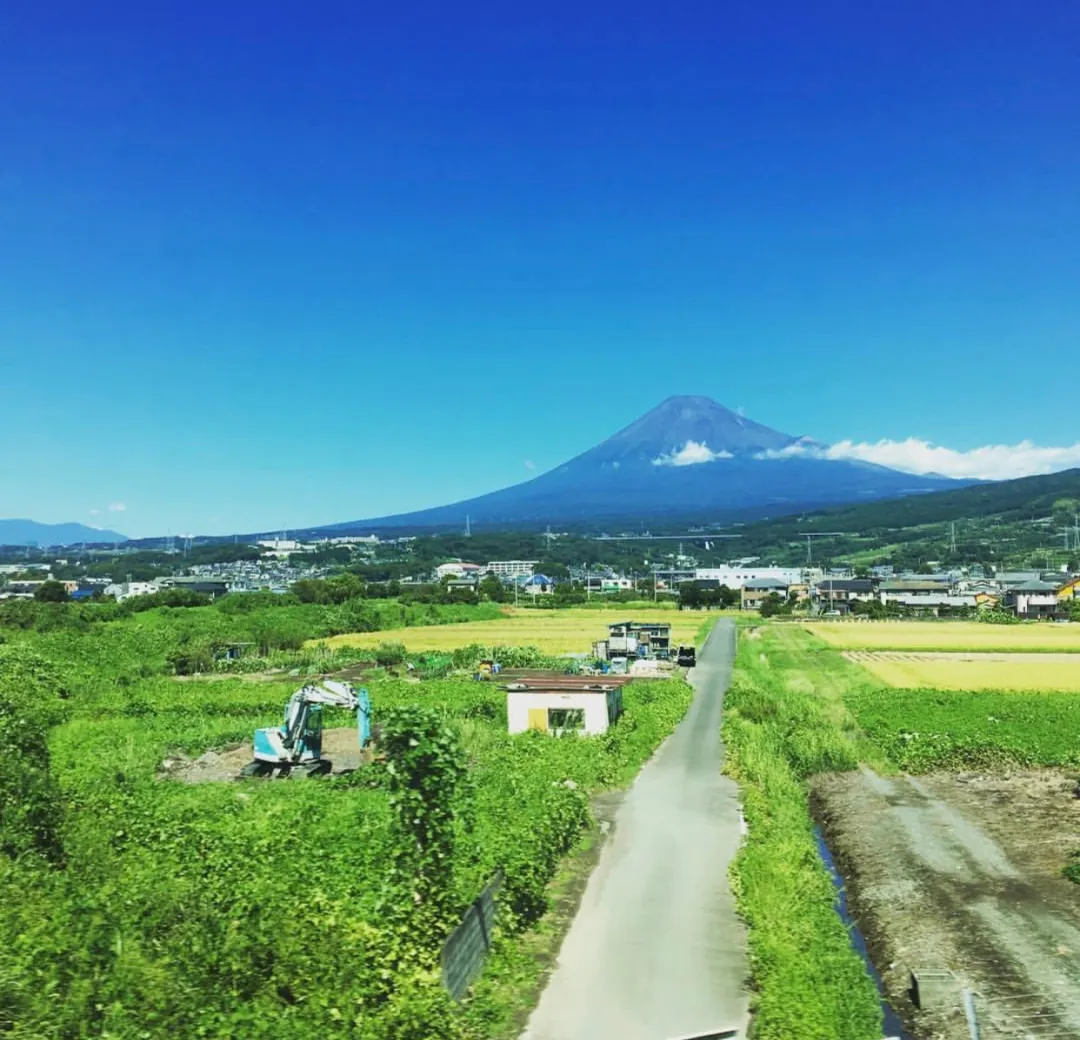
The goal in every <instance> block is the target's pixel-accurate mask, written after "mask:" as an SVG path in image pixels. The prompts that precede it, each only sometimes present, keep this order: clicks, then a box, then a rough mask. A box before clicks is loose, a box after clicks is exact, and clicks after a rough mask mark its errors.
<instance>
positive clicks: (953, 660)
mask: <svg viewBox="0 0 1080 1040" xmlns="http://www.w3.org/2000/svg"><path fill="white" fill-rule="evenodd" d="M844 656H845V657H846V658H847V659H848V660H849V661H854V662H856V663H857V664H861V665H862V666H863V667H864V668H866V669H867V670H868V671H870V672H872V673H873V674H874V675H876V676H877V677H878V678H879V679H881V680H882V681H883V682H886V683H888V684H889V685H890V686H905V687H911V686H915V687H933V688H934V689H938V690H1064V691H1076V692H1080V655H1077V654H1056V653H1042V654H1033V653H1023V652H1018V653H1011V654H1006V653H945V652H942V653H930V652H922V653H920V652H917V651H911V652H905V651H898V650H883V651H874V650H848V651H846V652H845V653H844Z"/></svg>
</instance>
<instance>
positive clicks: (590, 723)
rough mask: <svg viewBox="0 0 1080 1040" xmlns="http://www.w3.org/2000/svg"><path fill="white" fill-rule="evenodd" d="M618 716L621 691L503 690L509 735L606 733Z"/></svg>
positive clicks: (614, 688) (598, 688)
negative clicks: (536, 731)
mask: <svg viewBox="0 0 1080 1040" xmlns="http://www.w3.org/2000/svg"><path fill="white" fill-rule="evenodd" d="M621 714H622V690H621V689H620V688H619V687H617V686H596V687H593V688H592V689H580V690H537V689H531V688H529V687H526V686H518V687H517V688H516V689H515V687H514V686H509V687H507V691H506V719H507V723H508V728H509V730H510V732H511V733H524V732H525V731H526V730H531V729H534V730H538V731H539V732H541V733H554V734H556V735H558V734H560V733H583V734H587V735H589V736H595V735H597V734H600V733H606V732H607V728H608V726H610V725H611V724H612V723H613V722H614V721H615V720H616V719H617V718H618V717H619V716H620V715H621Z"/></svg>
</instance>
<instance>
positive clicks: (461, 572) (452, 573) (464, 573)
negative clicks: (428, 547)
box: [435, 560, 484, 580]
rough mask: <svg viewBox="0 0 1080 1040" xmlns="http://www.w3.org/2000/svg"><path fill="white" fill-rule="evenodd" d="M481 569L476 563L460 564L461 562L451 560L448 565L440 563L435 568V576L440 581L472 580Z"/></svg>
mask: <svg viewBox="0 0 1080 1040" xmlns="http://www.w3.org/2000/svg"><path fill="white" fill-rule="evenodd" d="M483 569H484V568H483V567H481V566H480V564H478V563H462V562H461V560H451V561H450V562H449V563H440V564H439V566H438V567H436V568H435V576H436V577H437V578H439V579H440V580H441V579H442V578H472V577H475V576H476V575H478V574H479V573H480V572H481V571H482V570H483Z"/></svg>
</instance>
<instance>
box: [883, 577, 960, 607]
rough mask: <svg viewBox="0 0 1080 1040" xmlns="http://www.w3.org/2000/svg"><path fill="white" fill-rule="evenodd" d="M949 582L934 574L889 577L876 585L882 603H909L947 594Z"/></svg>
mask: <svg viewBox="0 0 1080 1040" xmlns="http://www.w3.org/2000/svg"><path fill="white" fill-rule="evenodd" d="M949 587H950V582H949V581H948V580H942V579H941V578H939V577H937V576H935V575H926V576H924V577H918V578H889V579H887V580H886V581H883V582H882V583H881V584H880V585H879V586H878V597H879V598H880V600H881V602H882V603H910V602H912V601H915V600H919V599H923V598H926V599H932V598H936V597H940V596H945V595H948V593H949Z"/></svg>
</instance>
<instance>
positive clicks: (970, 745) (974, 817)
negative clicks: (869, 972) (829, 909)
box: [812, 651, 1080, 1040]
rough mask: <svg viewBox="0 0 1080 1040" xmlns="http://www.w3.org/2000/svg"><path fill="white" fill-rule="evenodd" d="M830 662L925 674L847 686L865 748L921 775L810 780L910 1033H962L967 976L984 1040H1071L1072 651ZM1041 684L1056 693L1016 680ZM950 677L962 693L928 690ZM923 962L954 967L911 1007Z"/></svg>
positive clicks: (1074, 913)
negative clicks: (933, 1004)
mask: <svg viewBox="0 0 1080 1040" xmlns="http://www.w3.org/2000/svg"><path fill="white" fill-rule="evenodd" d="M843 656H844V657H845V658H847V659H848V660H854V661H857V662H858V663H860V664H862V665H863V666H864V667H866V668H867V669H868V670H869V671H871V672H872V673H873V674H875V675H877V676H878V677H880V678H885V679H887V680H890V679H891V680H898V681H901V682H904V681H909V682H910V681H919V682H921V683H923V684H924V685H922V686H921V687H919V688H901V689H882V688H880V687H875V686H872V685H869V684H865V683H864V684H860V685H853V686H852V687H851V688H850V689H849V691H848V692H847V694H846V696H845V703H846V705H847V707H848V710H849V711H850V712H851V713H852V715H853V716H854V718H855V720H856V722H857V723H858V724H859V727H860V729H861V730H862V732H863V733H864V734H865V735H866V736H867V737H868V738H869V739H870V740H871V741H872V743H873V744H875V745H876V746H877V747H878V748H879V749H880V750H881V751H883V752H885V754H886V755H887V756H888V759H889V760H890V761H891V763H893V764H894V765H896V766H898V767H900V769H902V770H904V771H905V772H906V773H908V774H919V775H917V776H916V775H901V776H886V775H882V774H881V772H880V771H879V772H873V771H871V770H870V769H867V768H865V767H864V768H862V769H860V770H859V771H857V772H851V773H846V774H843V775H841V774H831V775H823V776H819V777H816V778H814V780H813V783H812V789H813V794H814V803H815V809H816V815H817V817H818V819H819V821H820V822H821V823H822V826H823V828H824V830H825V833H826V835H827V838H828V842H829V845H830V847H831V849H832V851H833V853H834V855H835V856H836V858H837V860H838V862H840V863H841V864H842V866H843V869H844V872H845V875H846V876H847V878H848V883H849V895H850V899H851V905H852V907H853V910H854V912H855V915H856V917H857V919H858V921H859V924H860V926H861V928H862V930H863V932H864V933H865V934H866V935H867V937H868V940H869V942H870V946H871V950H872V953H873V955H874V960H875V963H876V964H877V965H878V966H879V968H880V969H881V971H882V975H883V976H884V980H885V985H886V990H887V992H888V995H889V998H890V1002H891V1003H892V1004H893V1006H894V1007H896V1008H897V1009H898V1010H900V1011H901V1013H903V1014H905V1015H906V1017H908V1018H909V1019H911V1020H912V1021H914V1023H915V1028H916V1031H915V1035H916V1036H919V1037H933V1038H935V1040H961V1038H963V1040H966V1038H967V1037H968V1035H969V1034H968V1028H967V1022H966V1019H965V1016H964V1014H963V1012H962V1010H961V1008H960V989H961V988H962V987H967V988H971V989H974V990H976V991H978V993H979V994H980V997H979V1000H978V1004H979V1006H980V1008H981V1010H980V1022H979V1024H980V1027H981V1035H982V1036H983V1037H984V1040H1004V1038H1020V1037H1023V1038H1025V1040H1027V1038H1041V1037H1043V1036H1047V1037H1049V1036H1076V1035H1080V998H1078V997H1077V994H1078V993H1080V912H1078V911H1080V908H1078V903H1077V894H1076V886H1075V885H1074V884H1072V883H1071V882H1070V881H1068V880H1066V879H1065V877H1064V876H1063V868H1064V867H1065V866H1066V865H1067V864H1068V863H1069V862H1070V860H1071V858H1072V856H1073V854H1074V853H1075V851H1076V850H1077V848H1080V801H1077V799H1076V798H1075V797H1074V796H1073V791H1074V788H1075V786H1076V776H1075V773H1074V772H1073V771H1072V770H1071V769H1068V768H1060V767H1075V766H1077V765H1078V764H1080V692H1076V691H1078V690H1080V683H1078V682H1077V681H1076V680H1077V677H1078V673H1080V660H1075V659H1074V658H1072V657H1071V656H1070V655H1068V654H1045V653H1044V654H1037V653H1036V654H1031V653H1028V654H1024V653H1019V654H1018V653H1012V654H1008V653H996V654H991V653H987V654H979V653H968V654H929V653H921V654H920V653H883V652H878V653H866V652H850V651H849V652H848V653H845V654H844V655H843ZM1074 660H1075V663H1074ZM1054 680H1057V682H1058V683H1059V684H1060V685H1059V686H1058V692H1055V691H1054V690H1049V689H1045V688H1044V689H1039V690H1030V689H1023V688H1019V684H1021V683H1033V684H1035V685H1039V686H1041V687H1049V686H1050V685H1051V684H1052V683H1053V682H1054ZM949 682H952V683H955V684H957V685H962V686H966V687H967V688H966V689H942V688H940V687H942V686H944V685H945V684H946V683H949ZM930 683H933V685H934V686H936V687H938V688H936V689H931V688H927V686H928V685H929V684H930ZM980 683H982V684H983V685H986V686H993V687H995V688H994V689H988V690H985V689H984V690H980V689H977V687H978V686H979V685H980ZM1010 683H1015V684H1017V687H1018V688H1016V689H1014V690H1012V691H1010V690H1008V689H1007V687H1008V686H1009V684H1010ZM1040 766H1042V767H1047V766H1049V767H1059V768H1042V769H1040V768H1036V767H1040ZM920 968H921V969H930V970H943V969H944V970H948V971H951V972H953V973H954V974H955V976H956V980H957V981H956V983H955V985H954V987H953V990H954V991H953V993H952V995H951V996H950V997H949V999H948V1000H947V1001H946V1003H945V1006H942V1007H939V1008H936V1009H934V1008H924V1009H922V1010H919V1009H917V1008H916V1007H914V1006H913V1004H912V1003H911V1001H910V999H909V995H908V985H909V982H910V973H911V972H912V971H913V970H918V969H920Z"/></svg>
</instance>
